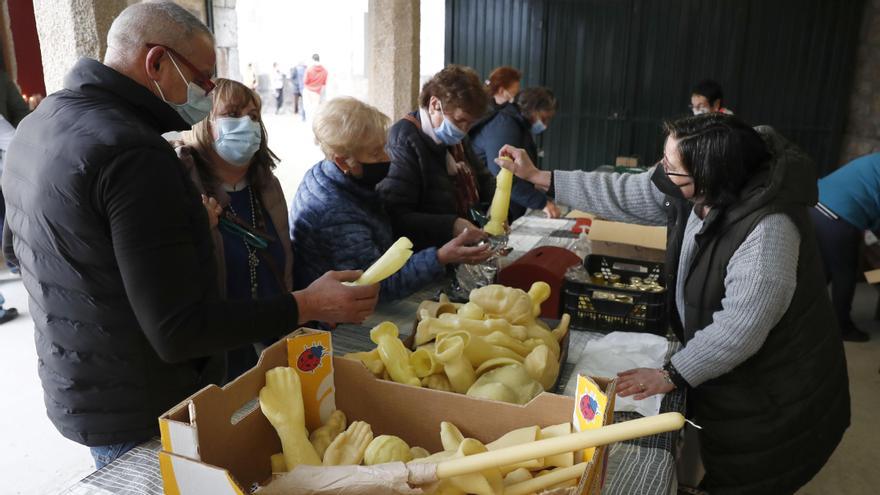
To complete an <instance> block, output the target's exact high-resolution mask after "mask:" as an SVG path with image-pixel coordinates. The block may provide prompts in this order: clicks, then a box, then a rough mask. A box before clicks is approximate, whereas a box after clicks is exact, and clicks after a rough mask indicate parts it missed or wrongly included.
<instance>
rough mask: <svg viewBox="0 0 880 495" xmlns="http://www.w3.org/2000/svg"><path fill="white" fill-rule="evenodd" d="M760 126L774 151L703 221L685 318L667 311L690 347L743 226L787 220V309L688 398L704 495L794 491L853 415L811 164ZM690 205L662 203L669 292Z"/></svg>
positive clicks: (717, 294)
mask: <svg viewBox="0 0 880 495" xmlns="http://www.w3.org/2000/svg"><path fill="white" fill-rule="evenodd" d="M759 130H760V131H762V135H763V137H764V139H765V141H766V142H767V145H768V148H769V149H770V151H771V154H772V155H773V158H772V160H770V161H768V162H767V163H766V164H765V165H764V166H763V167H762V168H761V169H760V170H759V171H758V172H757V173H756V174H755V176H754V177H752V179H750V181H749V182H748V183H747V185H746V186H745V187H744V188H743V191H742V192H741V194H740V201H739V202H737V203H736V204H735V205H732V206H730V207H727V208H725V209H713V210H712V211H711V212H710V214H709V215H708V216H707V218H706V219H705V222H704V225H703V228H702V230H701V231H700V232H699V233H698V234H697V236H696V243H697V251H696V254H695V256H694V259H693V261H692V263H691V266H690V267H689V269H688V272H687V279H686V281H685V288H684V304H685V308H686V309H685V320H684V321H683V322H682V321H681V320H680V319H679V316H678V312H677V311H676V310H673V317H672V320H673V321H672V324H673V328H674V329H675V331H676V333H677V334H678V336H679V338H680V339H681V340H682V342H684V343H685V345H687V342H688V341H689V340H690V339H691V338H692V337H693V336H694V334H695V333H696V332H697V331H698V330H700V329H702V328H705V327H706V326H708V325H709V324H711V323H712V318H713V315H714V313H715V312H717V311H720V310H721V309H722V306H721V301H722V299H723V298H724V296H725V286H724V278H725V275H726V271H727V264H728V262H729V260H730V258H731V256H732V255H733V253H734V252H735V251H736V250H737V248H738V247H739V246H740V245H741V244H742V242H743V241H744V240H745V239H746V237H748V235H749V233H750V232H751V231H752V229H753V228H754V227H755V226H756V225H757V224H758V223H759V222H760V221H761V220H762V219H763V218H764V217H766V216H767V215H770V214H774V213H783V214H785V215H787V216H788V217H789V218H790V219H791V220H792V222H793V223H794V224H795V226H796V227H797V228H798V231H799V233H800V239H801V242H800V250H799V253H798V268H797V288H796V289H795V293H794V296H793V297H792V300H791V303H790V305H789V307H788V310H787V311H786V312H785V314H784V315H783V317H782V319H781V320H780V322H779V323H778V324H777V325H776V326H775V327H774V328H773V329H772V330H771V331H770V333H769V334H768V336H767V339H766V341H765V342H764V345H763V346H762V347H761V349H760V350H759V351H758V352H757V353H756V354H755V355H754V356H752V357H750V358H749V359H748V360H746V361H745V362H743V363H742V364H740V365H739V366H737V367H736V368H734V369H733V370H732V371H730V372H729V373H726V374H724V375H722V376H720V377H718V378H715V379H712V380H709V381H707V382H705V383H703V384H701V385H699V386H697V387H695V388H694V389H693V390H691V391H690V393H689V396H688V399H689V406H690V408H691V412H692V413H693V416H694V420H695V421H696V423H697V424H699V425H700V426H702V427H703V430H701V431H700V442H701V450H702V457H703V464H704V466H705V467H706V478H705V480H704V484H705V485H706V486H705V488H706V489H707V490H709V492H710V493H712V494H713V495H716V494H750V495H755V494H768V495H769V494H772V495H780V494H786V493H793V492H794V491H796V490H797V489H798V488H799V487H800V486H802V485H804V484H805V483H806V482H807V481H809V480H810V479H811V478H812V477H813V476H814V475H815V474H816V473H817V472H818V471H819V469H821V467H822V466H823V465H824V464H825V462H826V461H827V460H828V457H829V456H830V455H831V453H832V452H833V451H834V449H835V447H837V444H838V443H839V442H840V439H841V437H842V436H843V433H844V431H845V430H846V428H847V427H848V426H849V422H850V399H849V384H848V378H847V371H846V358H845V355H844V352H843V343H842V341H841V338H840V331H839V330H838V328H837V323H836V320H835V318H834V313H833V311H832V308H831V304H830V301H829V299H828V295H827V292H826V289H825V278H824V275H823V272H822V266H821V263H820V259H819V256H818V250H817V247H816V242H815V235H814V233H813V226H812V223H811V221H810V217H809V214H808V211H809V208H810V207H811V206H812V205H814V204H815V203H816V201H817V194H818V193H817V189H816V169H815V165H814V164H813V162H812V161H811V160H810V159H809V158H808V157H807V156H806V155H805V154H804V153H803V152H802V151H801V150H799V149H798V148H796V147H795V146H794V145H792V144H791V143H789V142H787V141H785V140H784V139H783V138H781V137H780V136H778V135H777V134H776V133H775V132H773V131H772V130H770V129H759ZM691 207H692V205H690V204H689V203H687V202H676V201H673V200H670V201H669V231H668V235H669V244H668V251H667V257H668V259H667V263H668V268H669V272H668V273H669V275H667V277H668V281H667V282H668V284H669V285H668V286H669V287H675V279H674V277H675V275H674V274H675V273H677V264H678V259H679V255H680V251H681V240H682V236H683V234H684V229H685V225H686V223H687V216H688V215H689V213H690V208H691ZM672 308H675V306H674V305H673V306H672Z"/></svg>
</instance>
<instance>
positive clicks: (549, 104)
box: [469, 71, 559, 223]
mask: <svg viewBox="0 0 880 495" xmlns="http://www.w3.org/2000/svg"><path fill="white" fill-rule="evenodd" d="M496 72H497V71H496ZM557 106H558V104H557V101H556V97H555V96H553V92H552V91H550V90H549V89H547V88H542V87H538V88H528V89H526V90H524V91H522V92H520V93H519V94H518V95H517V97H516V102H515V103H509V102H508V103H504V104H503V105H501V106H495V107H494V108H493V109H492V110H490V111H489V114H488V115H487V116H486V117H484V118H483V119H482V120H481V121H480V122H478V123H477V124H475V125H474V127H473V128H472V129H471V131H470V133H469V135H470V137H471V144H472V145H473V147H474V151H475V152H476V153H477V156H478V157H479V158H480V160H482V161H483V163H485V164H486V165H487V166H488V167H489V171H490V172H492V175H496V176H497V175H498V172H499V171H500V170H501V168H500V167H499V166H498V165H496V164H495V160H494V158H495V157H496V156H498V152H499V151H500V150H501V148H502V147H503V146H504V145H506V144H509V145H511V146H514V147H516V148H522V149H524V150H526V152H527V153H528V154H529V158H531V160H532V162H533V163H537V162H538V147H537V146H536V145H535V136H538V135H540V134H541V133H543V132H544V131H545V130H546V129H547V126H549V125H550V121H551V120H553V116H554V115H555V114H556V108H557ZM529 208H531V209H533V210H543V211H544V214H545V215H547V217H548V218H559V208H557V207H556V204H555V203H554V202H553V201H551V200H550V199H549V198H548V197H547V195H546V194H544V193H543V192H541V191H539V190H537V189H535V186H534V185H532V184H530V183H528V182H526V181H524V180H522V179H519V178H514V179H513V190H512V191H511V195H510V210H509V215H508V222H509V223H513V221H514V220H516V219H517V218H519V217H521V216H523V215H524V214H525V212H526V210H527V209H529Z"/></svg>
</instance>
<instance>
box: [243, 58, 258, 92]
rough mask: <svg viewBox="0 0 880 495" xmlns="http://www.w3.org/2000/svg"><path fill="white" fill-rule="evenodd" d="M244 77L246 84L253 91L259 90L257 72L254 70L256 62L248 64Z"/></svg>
mask: <svg viewBox="0 0 880 495" xmlns="http://www.w3.org/2000/svg"><path fill="white" fill-rule="evenodd" d="M242 77H243V79H244V84H245V85H247V87H248V88H250V89H251V91H254V92H256V91H257V72H256V71H255V70H254V64H247V68H246V69H245V70H244V75H243V76H242Z"/></svg>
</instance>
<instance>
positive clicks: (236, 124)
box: [214, 116, 263, 167]
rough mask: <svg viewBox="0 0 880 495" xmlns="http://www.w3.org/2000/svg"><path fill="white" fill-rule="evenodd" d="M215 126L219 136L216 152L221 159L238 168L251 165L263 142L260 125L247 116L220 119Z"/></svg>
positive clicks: (215, 143)
mask: <svg viewBox="0 0 880 495" xmlns="http://www.w3.org/2000/svg"><path fill="white" fill-rule="evenodd" d="M214 125H215V126H217V136H218V137H217V140H216V141H214V150H215V151H216V152H217V154H218V155H220V158H222V159H224V160H226V161H227V162H229V163H231V164H232V165H235V166H237V167H244V166H246V165H247V164H249V163H250V161H251V158H253V157H254V153H256V152H257V150H259V149H260V144H261V143H262V142H263V132H262V129H261V128H260V124H259V123H258V122H254V121H253V120H251V118H250V117H247V116H245V117H239V118H233V117H219V118H217V120H215V121H214Z"/></svg>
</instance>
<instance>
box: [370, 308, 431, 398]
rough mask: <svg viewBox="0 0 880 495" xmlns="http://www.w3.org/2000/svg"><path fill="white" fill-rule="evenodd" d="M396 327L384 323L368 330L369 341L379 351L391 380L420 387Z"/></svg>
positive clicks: (386, 322) (392, 324)
mask: <svg viewBox="0 0 880 495" xmlns="http://www.w3.org/2000/svg"><path fill="white" fill-rule="evenodd" d="M397 336H398V330H397V326H396V325H395V324H394V323H391V322H388V321H384V322H382V323H380V324H378V325H376V327H375V328H373V329H372V330H370V340H372V341H373V342H374V343H375V344H376V345H377V346H378V349H379V357H380V358H381V359H382V362H383V363H384V364H385V370H387V371H388V375H389V376H391V379H392V380H394V381H395V382H398V383H405V384H407V385H414V386H416V387H420V386H421V381H420V380H419V379H418V377H416V374H415V371H413V369H412V366H411V365H410V361H409V351H408V350H407V349H406V347H405V346H404V345H403V342H401V341H400V339H399V338H397Z"/></svg>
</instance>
